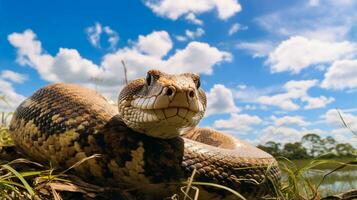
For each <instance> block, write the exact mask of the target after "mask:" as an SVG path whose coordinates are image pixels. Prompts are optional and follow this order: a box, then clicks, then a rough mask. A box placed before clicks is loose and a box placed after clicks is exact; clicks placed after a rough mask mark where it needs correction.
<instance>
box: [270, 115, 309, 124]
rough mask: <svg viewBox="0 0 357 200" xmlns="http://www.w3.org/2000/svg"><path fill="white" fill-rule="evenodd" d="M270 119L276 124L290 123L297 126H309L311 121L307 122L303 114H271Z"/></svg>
mask: <svg viewBox="0 0 357 200" xmlns="http://www.w3.org/2000/svg"><path fill="white" fill-rule="evenodd" d="M270 119H271V120H272V121H273V123H274V125H275V126H288V125H297V126H308V125H310V123H309V122H306V121H305V120H304V118H303V117H302V116H296V115H295V116H283V117H276V116H274V115H273V116H271V117H270Z"/></svg>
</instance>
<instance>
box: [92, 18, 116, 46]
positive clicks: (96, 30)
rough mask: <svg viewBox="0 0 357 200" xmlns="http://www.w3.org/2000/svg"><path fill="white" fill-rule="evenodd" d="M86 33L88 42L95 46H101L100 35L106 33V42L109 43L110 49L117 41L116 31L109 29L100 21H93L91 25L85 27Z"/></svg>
mask: <svg viewBox="0 0 357 200" xmlns="http://www.w3.org/2000/svg"><path fill="white" fill-rule="evenodd" d="M85 31H86V33H87V36H88V40H89V42H90V43H91V44H92V45H93V46H94V47H96V48H101V43H100V42H101V41H100V40H101V36H102V35H103V34H106V36H107V37H108V39H107V42H108V43H109V48H110V49H115V47H116V45H117V43H118V41H119V35H118V33H117V32H116V31H114V30H113V29H111V28H110V27H109V26H104V27H103V26H102V25H101V24H100V23H98V22H97V23H95V24H94V25H93V26H90V27H87V28H86V30H85Z"/></svg>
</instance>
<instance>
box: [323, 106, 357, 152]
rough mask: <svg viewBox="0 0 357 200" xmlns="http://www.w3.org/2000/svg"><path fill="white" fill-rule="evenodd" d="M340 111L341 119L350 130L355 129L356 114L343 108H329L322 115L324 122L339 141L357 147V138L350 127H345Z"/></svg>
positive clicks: (356, 126)
mask: <svg viewBox="0 0 357 200" xmlns="http://www.w3.org/2000/svg"><path fill="white" fill-rule="evenodd" d="M338 112H340V114H341V116H342V118H343V120H344V121H345V123H346V124H347V125H348V127H349V128H350V129H351V130H352V131H355V132H356V131H357V115H354V114H352V113H348V111H345V110H336V109H329V110H327V111H326V113H325V114H324V115H323V116H322V118H323V120H324V122H325V123H326V124H327V125H329V126H331V127H332V128H333V129H332V131H331V134H332V135H333V136H334V137H335V138H336V139H337V140H338V141H340V142H348V143H350V144H353V145H354V146H355V147H357V139H356V137H355V135H354V134H353V133H352V132H351V130H350V129H348V128H346V127H345V126H344V124H343V122H342V120H341V118H340V114H339V113H338Z"/></svg>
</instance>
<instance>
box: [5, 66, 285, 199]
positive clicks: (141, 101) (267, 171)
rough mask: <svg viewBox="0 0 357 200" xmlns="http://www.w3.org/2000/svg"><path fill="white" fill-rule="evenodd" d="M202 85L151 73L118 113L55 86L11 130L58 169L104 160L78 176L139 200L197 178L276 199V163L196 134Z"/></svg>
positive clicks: (85, 92)
mask: <svg viewBox="0 0 357 200" xmlns="http://www.w3.org/2000/svg"><path fill="white" fill-rule="evenodd" d="M200 85H201V83H200V77H199V75H197V74H194V73H182V74H168V73H165V72H162V71H159V70H149V71H148V72H147V76H146V77H145V78H140V79H136V80H133V81H131V82H129V83H127V85H126V86H125V87H124V88H123V89H122V90H121V92H120V94H119V97H118V101H117V104H115V105H114V104H111V103H110V102H109V101H108V100H107V99H106V98H105V97H103V96H102V95H101V94H100V93H99V92H97V91H96V90H92V89H89V88H86V87H83V86H79V85H77V84H71V83H54V84H51V85H47V86H45V87H43V88H40V89H39V90H37V91H36V92H35V93H33V94H32V96H30V97H28V98H27V99H26V100H24V101H23V102H22V103H21V104H20V105H19V106H18V107H17V109H16V111H15V113H14V115H13V118H12V120H11V123H10V128H9V130H10V134H11V137H12V139H13V141H14V144H15V146H16V148H17V149H18V150H19V151H20V152H21V153H22V154H24V155H25V156H27V157H29V158H31V160H34V161H38V162H42V163H46V164H50V165H51V166H53V167H57V168H67V167H70V166H73V165H74V164H75V163H78V162H79V161H81V160H83V159H85V158H88V157H89V156H91V155H96V154H99V155H100V157H97V158H93V159H88V160H87V161H85V162H83V163H82V164H80V165H78V166H76V167H75V168H74V169H72V170H73V171H74V172H73V173H75V174H76V175H78V176H80V177H81V178H83V179H84V180H88V181H91V182H94V183H96V184H99V185H104V186H113V187H114V186H115V187H121V188H136V189H135V190H134V191H135V195H137V196H141V197H140V198H139V197H138V199H164V198H165V197H168V196H165V195H170V194H171V195H172V194H173V193H172V192H173V191H174V192H175V191H177V190H178V188H179V186H182V185H179V184H173V183H177V181H180V180H186V179H187V178H189V177H190V176H191V175H192V174H193V173H194V177H193V179H194V181H196V182H200V183H212V184H215V185H220V186H224V187H228V188H231V189H233V190H235V191H237V192H239V193H240V194H241V195H243V196H244V197H245V198H246V199H260V198H266V197H274V196H276V195H277V194H276V191H275V189H274V188H275V187H276V184H278V183H279V180H280V178H281V172H280V170H279V167H278V163H277V161H276V160H275V159H274V158H273V156H271V155H270V154H268V153H266V152H264V151H262V150H260V149H258V148H256V147H255V146H253V145H251V144H249V143H247V142H244V141H242V140H240V139H238V138H236V137H233V136H231V135H229V134H226V133H223V132H220V131H217V130H214V129H211V128H200V127H198V123H199V122H200V120H201V119H202V118H203V116H204V113H205V110H206V107H207V98H206V95H205V92H204V91H203V89H202V88H201V86H200ZM178 185H179V186H178ZM203 185H204V184H203ZM178 194H180V193H178ZM199 198H200V199H238V197H237V196H236V195H234V194H232V193H231V192H229V191H227V190H222V189H217V188H216V187H212V186H209V185H208V186H207V184H206V185H204V186H199Z"/></svg>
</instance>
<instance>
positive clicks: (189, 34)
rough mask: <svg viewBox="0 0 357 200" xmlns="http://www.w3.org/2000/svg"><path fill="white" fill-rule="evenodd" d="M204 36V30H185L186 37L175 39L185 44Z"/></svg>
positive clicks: (178, 36) (181, 36)
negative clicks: (189, 40) (187, 41)
mask: <svg viewBox="0 0 357 200" xmlns="http://www.w3.org/2000/svg"><path fill="white" fill-rule="evenodd" d="M204 34H205V30H203V29H202V28H197V29H196V30H195V31H191V30H185V35H177V36H175V37H176V39H177V40H178V41H181V42H183V41H186V40H188V39H191V40H193V39H196V38H199V37H201V36H202V35H204Z"/></svg>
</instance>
